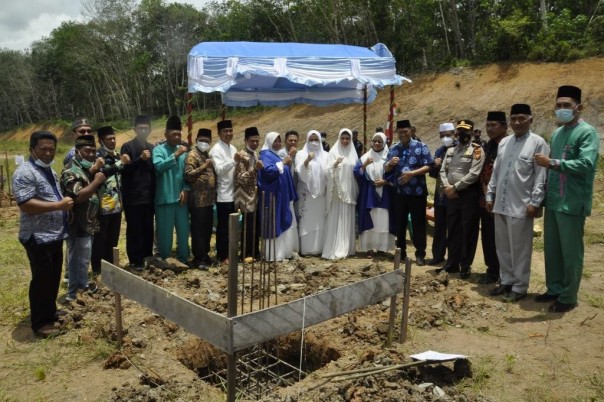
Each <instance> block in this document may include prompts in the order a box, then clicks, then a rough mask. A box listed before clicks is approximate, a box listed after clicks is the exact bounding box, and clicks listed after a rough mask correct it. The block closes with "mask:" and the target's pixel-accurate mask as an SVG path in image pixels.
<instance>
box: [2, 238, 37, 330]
mask: <svg viewBox="0 0 604 402" xmlns="http://www.w3.org/2000/svg"><path fill="white" fill-rule="evenodd" d="M2 232H3V238H4V240H3V241H2V242H0V276H1V277H2V281H1V283H0V305H1V306H2V308H1V309H0V321H2V323H4V324H8V325H16V324H18V323H19V322H20V321H22V320H23V319H25V318H26V317H27V316H28V315H29V298H28V291H29V279H30V276H29V275H30V274H29V261H28V260H27V256H26V254H25V250H24V249H23V246H21V244H20V243H19V240H17V234H16V231H14V230H2ZM7 233H8V235H6V234H7Z"/></svg>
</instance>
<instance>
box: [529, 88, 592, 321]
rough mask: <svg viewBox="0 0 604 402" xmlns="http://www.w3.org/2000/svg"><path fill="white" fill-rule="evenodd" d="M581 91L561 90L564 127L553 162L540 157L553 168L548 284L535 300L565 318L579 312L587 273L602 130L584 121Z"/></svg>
mask: <svg viewBox="0 0 604 402" xmlns="http://www.w3.org/2000/svg"><path fill="white" fill-rule="evenodd" d="M582 111H583V104H582V103H581V89H580V88H577V87H575V86H571V85H564V86H561V87H560V88H558V93H557V95H556V118H557V119H558V121H559V122H560V123H562V126H560V128H558V129H557V130H556V131H554V133H553V134H552V139H551V143H550V146H551V150H550V153H549V156H548V155H547V154H544V153H539V154H536V155H535V162H536V163H537V164H538V165H539V166H544V167H547V168H549V173H548V176H547V193H546V196H545V200H546V201H545V239H544V240H545V242H544V246H545V249H544V253H545V284H546V286H547V291H546V292H545V293H544V294H542V295H539V296H537V297H536V298H535V301H537V302H551V301H553V302H554V303H553V304H552V305H550V307H549V311H550V312H556V313H565V312H567V311H570V310H572V309H574V308H575V307H576V306H577V294H578V292H579V285H580V282H581V275H582V273H583V253H584V248H583V247H584V245H583V234H584V227H585V218H586V217H587V216H589V215H590V214H591V207H592V198H593V185H594V177H595V175H596V167H597V166H598V150H599V142H600V138H599V136H598V133H597V132H596V129H595V128H594V127H593V126H591V125H590V124H588V123H586V122H585V121H581V112H582Z"/></svg>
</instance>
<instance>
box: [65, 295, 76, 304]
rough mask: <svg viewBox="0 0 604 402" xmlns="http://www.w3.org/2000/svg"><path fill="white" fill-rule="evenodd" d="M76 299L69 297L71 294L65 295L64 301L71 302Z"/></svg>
mask: <svg viewBox="0 0 604 402" xmlns="http://www.w3.org/2000/svg"><path fill="white" fill-rule="evenodd" d="M74 301H76V297H71V296H65V302H67V303H71V302H74Z"/></svg>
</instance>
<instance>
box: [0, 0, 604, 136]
mask: <svg viewBox="0 0 604 402" xmlns="http://www.w3.org/2000/svg"><path fill="white" fill-rule="evenodd" d="M83 14H84V17H85V18H86V20H85V22H76V21H69V22H65V23H63V24H62V25H61V26H60V27H59V28H57V29H55V30H54V31H53V32H52V33H51V34H50V36H49V37H47V38H43V39H41V40H39V41H37V42H34V43H33V44H32V45H31V49H29V50H27V51H22V52H18V51H11V50H0V129H7V128H11V127H14V126H18V125H23V124H30V123H33V122H36V121H42V120H57V119H61V120H71V119H72V118H74V117H76V116H87V117H89V118H92V119H94V120H96V121H99V122H102V121H111V120H121V119H129V120H130V119H131V118H132V117H133V116H135V115H136V114H139V113H146V114H150V115H154V116H157V115H168V114H184V112H185V97H186V90H187V77H186V60H187V54H188V52H189V50H190V49H191V48H192V47H193V46H194V45H195V44H197V43H199V42H202V41H274V42H308V43H343V44H351V45H358V46H368V47H369V46H372V45H374V44H375V43H377V42H382V43H385V44H386V45H387V46H388V47H389V48H390V50H391V51H392V53H393V54H394V56H395V58H396V60H397V68H398V70H399V72H401V73H402V74H411V73H414V72H418V71H426V70H438V69H443V68H448V67H450V66H455V65H466V64H471V63H488V62H497V61H504V60H538V61H568V60H574V59H577V58H582V57H587V56H592V55H601V54H602V53H603V52H604V1H603V0H596V1H594V0H510V1H501V0H226V1H215V2H213V3H210V4H208V5H207V6H206V7H205V8H203V9H201V10H198V9H195V8H194V7H193V6H190V5H186V4H180V3H167V2H166V1H165V0H142V1H136V0H87V2H86V3H85V7H84V13H83ZM219 102H220V97H219V96H216V95H203V94H197V95H196V96H195V99H194V104H195V106H196V108H198V109H200V110H204V111H205V110H215V111H217V110H218V108H219V106H220V105H219Z"/></svg>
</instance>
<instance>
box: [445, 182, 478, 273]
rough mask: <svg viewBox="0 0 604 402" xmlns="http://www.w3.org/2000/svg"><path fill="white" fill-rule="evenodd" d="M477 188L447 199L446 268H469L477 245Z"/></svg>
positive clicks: (463, 191)
mask: <svg viewBox="0 0 604 402" xmlns="http://www.w3.org/2000/svg"><path fill="white" fill-rule="evenodd" d="M478 192H479V188H478V187H471V188H469V189H467V190H462V191H460V192H459V193H458V194H459V198H455V199H449V200H448V205H447V230H448V234H449V238H448V243H449V244H448V248H449V257H448V259H447V266H458V265H459V266H461V268H462V270H463V269H468V268H470V267H471V265H472V262H473V261H474V256H475V254H476V245H477V244H478V225H479V218H478V195H479V193H478Z"/></svg>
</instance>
